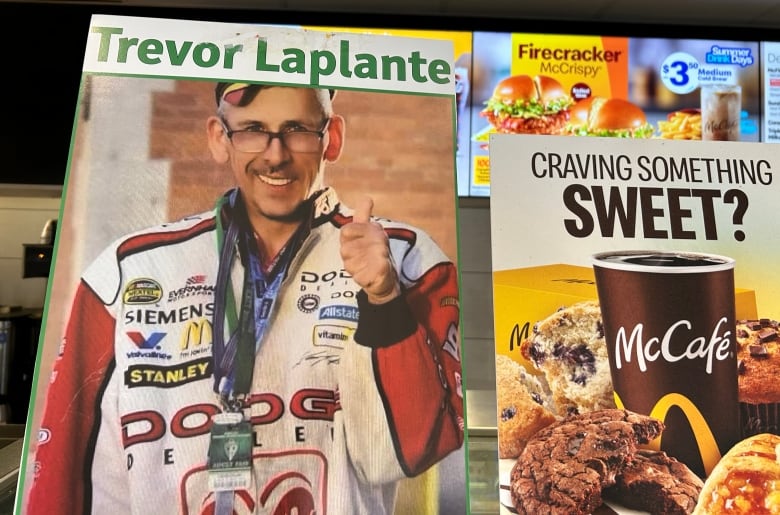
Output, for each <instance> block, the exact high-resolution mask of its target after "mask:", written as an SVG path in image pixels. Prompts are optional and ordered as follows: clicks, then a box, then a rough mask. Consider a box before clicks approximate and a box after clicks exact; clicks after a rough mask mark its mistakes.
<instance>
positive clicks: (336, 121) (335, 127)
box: [324, 114, 345, 162]
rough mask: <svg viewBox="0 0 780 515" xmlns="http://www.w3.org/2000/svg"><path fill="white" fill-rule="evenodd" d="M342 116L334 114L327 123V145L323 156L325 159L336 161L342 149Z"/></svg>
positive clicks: (343, 123)
mask: <svg viewBox="0 0 780 515" xmlns="http://www.w3.org/2000/svg"><path fill="white" fill-rule="evenodd" d="M344 125H345V122H344V117H343V116H339V115H337V114H334V115H333V116H332V117H331V119H330V124H329V125H328V146H327V147H326V148H325V154H324V157H325V159H326V160H327V161H331V162H332V161H336V160H337V159H338V158H339V156H340V155H341V151H342V150H343V149H344Z"/></svg>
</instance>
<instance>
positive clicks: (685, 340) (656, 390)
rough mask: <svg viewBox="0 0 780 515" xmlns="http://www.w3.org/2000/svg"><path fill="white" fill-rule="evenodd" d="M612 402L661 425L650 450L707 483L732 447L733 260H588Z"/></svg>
mask: <svg viewBox="0 0 780 515" xmlns="http://www.w3.org/2000/svg"><path fill="white" fill-rule="evenodd" d="M592 264H593V268H594V273H595V277H596V288H597V291H598V297H599V303H600V305H601V315H602V319H603V323H604V337H605V340H606V343H607V353H608V356H609V365H610V372H611V375H612V385H613V388H614V390H615V400H616V403H617V405H618V407H622V408H625V409H628V410H631V411H635V412H637V413H641V414H643V415H650V416H653V417H655V418H658V419H659V420H662V421H663V422H664V424H665V426H666V429H665V430H664V432H663V433H662V435H661V437H660V438H659V439H658V440H656V441H655V442H654V443H653V445H654V446H655V447H656V448H660V449H661V450H663V451H665V452H666V453H667V454H668V455H670V456H672V457H675V458H677V459H678V460H680V461H682V462H683V463H685V464H686V465H688V467H689V468H690V469H691V470H693V471H694V472H695V473H697V474H698V475H699V476H701V477H706V476H707V475H708V474H709V473H710V471H711V470H712V468H713V467H714V466H715V464H716V463H717V462H718V460H719V459H720V458H721V456H722V455H723V454H725V453H726V452H727V451H728V450H729V449H730V448H731V447H732V446H733V445H734V444H735V443H736V442H737V441H739V435H740V429H739V404H738V395H737V394H738V386H737V358H736V354H737V352H736V351H737V348H736V345H737V342H736V322H735V308H734V265H735V262H734V260H733V259H731V258H729V257H725V256H718V255H714V254H701V253H691V252H659V251H634V250H630V251H616V252H602V253H598V254H595V255H593V256H592Z"/></svg>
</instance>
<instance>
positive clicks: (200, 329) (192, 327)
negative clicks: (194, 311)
mask: <svg viewBox="0 0 780 515" xmlns="http://www.w3.org/2000/svg"><path fill="white" fill-rule="evenodd" d="M213 338H214V330H213V327H212V325H211V321H210V320H208V319H206V318H202V319H200V320H190V321H189V322H187V324H186V325H185V327H184V331H182V333H181V340H180V341H179V349H180V350H181V356H182V357H188V356H189V357H194V356H197V355H198V354H202V353H204V352H208V351H209V350H210V348H211V344H212V342H213V341H214V339H213Z"/></svg>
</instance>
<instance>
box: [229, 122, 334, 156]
mask: <svg viewBox="0 0 780 515" xmlns="http://www.w3.org/2000/svg"><path fill="white" fill-rule="evenodd" d="M221 123H222V128H223V129H224V130H225V134H226V135H227V137H228V139H229V140H230V142H231V143H232V144H233V147H234V148H235V149H236V150H238V151H239V152H248V153H259V152H263V151H265V149H267V148H268V146H269V145H270V144H271V141H272V140H273V139H274V138H279V142H280V143H281V144H282V145H284V146H285V147H286V148H287V149H288V150H290V151H291V152H317V151H318V150H319V149H320V142H321V141H322V138H323V136H325V133H326V132H327V130H328V125H329V124H330V118H328V119H326V120H325V123H324V124H323V126H322V128H320V129H319V130H316V131H312V130H308V129H304V128H301V127H290V128H288V129H284V130H282V131H281V132H271V131H267V130H264V129H261V128H259V127H249V128H247V129H239V130H233V129H231V128H230V127H228V125H227V122H226V121H225V119H224V118H223V119H221Z"/></svg>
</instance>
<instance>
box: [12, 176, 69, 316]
mask: <svg viewBox="0 0 780 515" xmlns="http://www.w3.org/2000/svg"><path fill="white" fill-rule="evenodd" d="M59 209H60V190H59V188H56V189H50V188H45V187H44V188H35V189H32V188H31V189H29V190H27V189H25V190H22V189H11V188H8V187H0V306H13V305H18V306H23V307H30V308H38V307H42V306H43V304H44V299H45V296H46V284H47V281H46V278H40V277H31V278H27V279H23V278H22V273H23V266H22V265H23V261H24V259H23V258H24V247H23V244H25V243H40V238H41V231H42V230H43V226H44V225H45V224H46V221H47V220H50V219H57V218H58V217H59Z"/></svg>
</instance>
